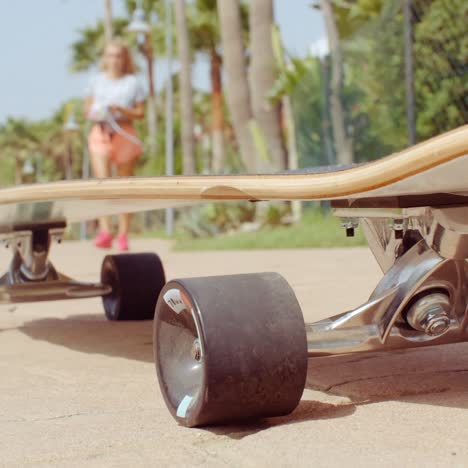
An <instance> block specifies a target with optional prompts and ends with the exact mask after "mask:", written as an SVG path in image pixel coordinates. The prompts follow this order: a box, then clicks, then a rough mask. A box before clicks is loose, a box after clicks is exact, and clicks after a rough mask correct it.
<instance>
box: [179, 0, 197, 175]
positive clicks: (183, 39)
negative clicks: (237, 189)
mask: <svg viewBox="0 0 468 468" xmlns="http://www.w3.org/2000/svg"><path fill="white" fill-rule="evenodd" d="M175 19H176V35H177V51H178V55H179V62H180V72H179V79H180V115H181V117H182V173H183V174H187V175H190V174H194V173H195V159H194V141H193V125H194V124H193V104H192V100H193V98H192V77H191V64H190V45H189V36H188V29H187V16H186V12H185V0H176V1H175Z"/></svg>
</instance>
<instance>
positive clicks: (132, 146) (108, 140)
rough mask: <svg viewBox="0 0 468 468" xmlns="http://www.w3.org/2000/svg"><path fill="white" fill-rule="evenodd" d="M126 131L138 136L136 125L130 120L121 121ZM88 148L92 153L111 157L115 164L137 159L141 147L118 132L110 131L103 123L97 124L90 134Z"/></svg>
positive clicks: (121, 125) (120, 123) (120, 124)
mask: <svg viewBox="0 0 468 468" xmlns="http://www.w3.org/2000/svg"><path fill="white" fill-rule="evenodd" d="M119 126H120V127H121V128H122V130H124V132H126V133H129V134H130V135H133V136H135V137H137V133H136V130H135V127H134V126H133V125H132V124H131V123H130V122H119ZM88 148H89V151H90V152H91V153H92V154H97V155H102V156H103V157H105V158H109V159H110V160H111V161H113V162H114V163H115V164H125V163H128V162H130V161H135V160H137V159H138V158H139V157H140V155H141V147H140V145H137V144H136V143H135V142H133V141H130V140H129V139H128V138H125V136H124V135H121V134H120V133H117V132H109V131H108V130H106V128H105V127H104V126H102V125H99V124H95V125H93V127H92V128H91V131H90V132H89V135H88Z"/></svg>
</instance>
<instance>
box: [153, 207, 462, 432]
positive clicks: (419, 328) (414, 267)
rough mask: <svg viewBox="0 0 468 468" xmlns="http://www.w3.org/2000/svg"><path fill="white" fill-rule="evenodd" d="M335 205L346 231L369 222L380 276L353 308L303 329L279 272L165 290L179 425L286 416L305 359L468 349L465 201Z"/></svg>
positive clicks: (159, 330)
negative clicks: (464, 344) (465, 344)
mask: <svg viewBox="0 0 468 468" xmlns="http://www.w3.org/2000/svg"><path fill="white" fill-rule="evenodd" d="M333 205H334V206H335V208H334V212H335V215H337V216H339V217H341V218H344V219H343V226H344V227H345V229H346V230H347V234H348V235H351V234H353V230H354V229H355V228H356V227H357V225H358V224H360V225H361V226H362V228H363V230H364V233H365V236H366V238H367V240H368V243H369V246H370V248H371V250H372V252H373V254H374V256H375V258H376V260H377V262H378V263H379V265H380V267H381V269H382V271H383V273H384V276H383V278H382V280H381V281H380V282H379V284H378V285H377V287H376V288H375V290H374V291H373V293H372V294H371V296H370V297H369V300H368V301H367V302H366V303H365V304H363V305H361V306H359V307H357V308H356V309H354V310H351V311H347V312H345V313H342V314H339V315H335V316H333V317H330V318H328V319H325V320H320V321H318V322H315V323H310V324H304V320H303V317H302V313H301V310H300V306H299V304H298V302H297V299H296V297H295V295H294V292H293V291H292V289H291V287H290V286H289V285H288V284H287V282H286V281H285V280H284V279H283V278H282V277H281V276H279V275H277V274H276V273H260V274H253V275H252V274H249V275H234V276H224V277H223V276H220V277H211V278H191V279H183V280H174V281H170V282H169V283H168V284H166V286H165V287H164V289H163V290H162V292H161V295H160V297H159V300H158V303H157V307H156V315H155V322H154V351H155V362H156V368H157V373H158V378H159V383H160V387H161V391H162V393H163V396H164V399H165V401H166V404H167V406H168V408H169V410H170V412H171V414H172V415H173V416H174V417H175V419H176V420H177V421H178V422H179V423H180V424H182V425H186V426H200V425H206V424H218V423H226V422H230V421H235V420H245V419H252V418H260V417H271V416H281V415H285V414H288V413H290V412H291V411H292V410H294V408H295V407H296V406H297V404H298V403H299V400H300V398H301V395H302V392H303V389H304V386H305V380H306V375H307V358H308V357H309V358H313V357H315V356H327V355H337V354H346V353H360V352H365V351H387V350H391V349H403V348H414V347H420V346H430V345H440V344H448V343H457V342H461V341H468V332H467V326H468V314H467V310H466V307H467V291H466V289H467V263H466V258H468V204H459V205H455V206H438V207H409V208H378V207H377V208H375V207H372V206H371V207H362V208H349V207H346V206H345V207H343V204H339V203H333V202H332V206H333ZM371 205H372V204H371ZM377 205H378V203H377Z"/></svg>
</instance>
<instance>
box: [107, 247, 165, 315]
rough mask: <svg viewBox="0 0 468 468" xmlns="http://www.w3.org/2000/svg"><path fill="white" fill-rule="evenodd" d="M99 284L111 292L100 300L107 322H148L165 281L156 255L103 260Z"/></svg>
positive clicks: (129, 255) (142, 254)
mask: <svg viewBox="0 0 468 468" xmlns="http://www.w3.org/2000/svg"><path fill="white" fill-rule="evenodd" d="M101 283H103V284H105V285H109V286H111V288H112V292H111V293H109V294H106V295H105V296H103V297H102V302H103V304H104V310H105V313H106V317H107V318H108V319H109V320H152V319H153V317H154V310H155V307H156V302H157V300H158V296H159V293H160V292H161V289H162V288H163V286H164V284H165V283H166V278H165V275H164V269H163V266H162V263H161V260H160V259H159V257H158V256H157V255H156V254H154V253H136V254H120V255H107V256H106V257H105V258H104V260H103V262H102V268H101Z"/></svg>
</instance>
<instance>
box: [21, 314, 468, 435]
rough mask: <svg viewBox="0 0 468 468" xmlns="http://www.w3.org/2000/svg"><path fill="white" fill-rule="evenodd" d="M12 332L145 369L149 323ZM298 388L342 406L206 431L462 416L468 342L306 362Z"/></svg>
mask: <svg viewBox="0 0 468 468" xmlns="http://www.w3.org/2000/svg"><path fill="white" fill-rule="evenodd" d="M20 330H21V331H22V332H23V333H25V334H26V335H28V336H30V337H31V338H32V339H35V340H42V341H47V342H49V343H52V344H54V345H58V346H64V347H66V348H69V349H72V350H75V351H78V352H82V353H90V354H103V355H107V356H113V357H121V358H125V359H131V360H137V361H143V362H152V361H153V349H152V322H150V321H147V322H125V323H123V322H108V321H106V320H105V319H104V318H103V316H102V315H101V314H95V315H94V314H93V315H74V316H69V317H67V318H64V319H59V318H49V319H39V320H32V321H30V322H26V323H25V324H24V326H22V327H21V328H20ZM306 388H307V389H311V390H315V391H319V392H323V393H326V394H329V395H330V394H332V395H338V396H340V397H345V398H343V400H342V401H340V402H339V403H336V404H335V403H330V402H325V401H317V399H316V396H318V398H320V394H319V393H316V394H315V395H314V398H315V399H314V400H308V399H303V400H302V401H301V403H300V405H299V406H298V408H297V409H296V410H295V411H294V412H293V413H292V414H290V415H288V416H285V417H280V418H272V419H267V420H264V421H262V422H260V423H256V424H246V425H239V426H225V427H217V428H209V429H207V430H210V431H212V432H214V433H216V434H224V435H226V436H229V437H231V438H234V439H240V438H243V437H246V436H248V435H250V434H252V433H256V432H259V431H262V430H265V429H268V428H270V427H275V426H279V425H284V424H291V423H298V422H301V421H308V420H314V419H329V418H339V417H345V416H349V415H351V414H352V413H353V412H354V411H355V409H356V406H359V405H363V404H369V403H373V402H376V401H383V400H398V401H406V402H411V403H416V404H428V405H440V406H447V407H457V408H467V409H468V342H467V343H459V344H455V345H446V346H435V347H428V348H420V349H411V350H402V351H392V352H387V353H363V354H355V355H345V356H333V357H320V358H312V359H310V360H309V370H308V377H307V383H306ZM327 398H329V397H327Z"/></svg>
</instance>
